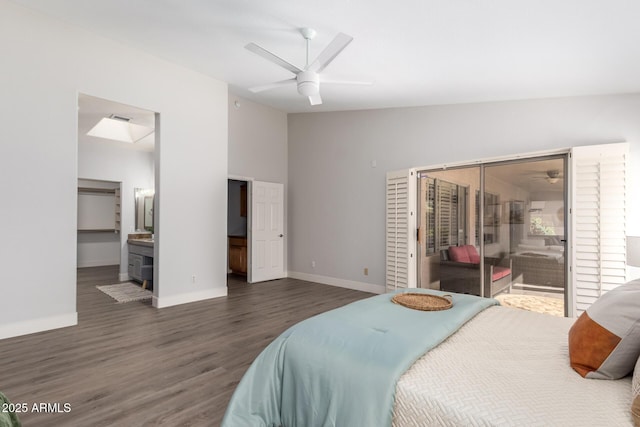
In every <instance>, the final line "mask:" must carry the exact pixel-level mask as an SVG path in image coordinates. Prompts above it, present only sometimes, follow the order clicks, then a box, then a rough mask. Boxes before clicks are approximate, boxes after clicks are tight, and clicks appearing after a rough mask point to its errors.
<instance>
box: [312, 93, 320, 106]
mask: <svg viewBox="0 0 640 427" xmlns="http://www.w3.org/2000/svg"><path fill="white" fill-rule="evenodd" d="M309 104H311V105H320V104H322V98H321V97H320V94H319V93H316V94H315V95H311V96H310V97H309Z"/></svg>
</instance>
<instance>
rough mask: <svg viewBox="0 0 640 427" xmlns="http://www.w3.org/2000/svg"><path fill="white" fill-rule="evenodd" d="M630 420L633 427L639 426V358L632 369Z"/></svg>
mask: <svg viewBox="0 0 640 427" xmlns="http://www.w3.org/2000/svg"><path fill="white" fill-rule="evenodd" d="M631 418H633V425H635V426H636V427H639V426H640V358H638V361H637V362H636V367H635V368H634V369H633V380H632V381H631Z"/></svg>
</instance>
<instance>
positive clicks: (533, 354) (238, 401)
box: [222, 289, 633, 427]
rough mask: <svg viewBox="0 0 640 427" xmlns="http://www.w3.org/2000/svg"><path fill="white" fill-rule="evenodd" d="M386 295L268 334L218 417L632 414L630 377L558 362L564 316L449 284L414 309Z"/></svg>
mask: <svg viewBox="0 0 640 427" xmlns="http://www.w3.org/2000/svg"><path fill="white" fill-rule="evenodd" d="M412 291H417V292H424V293H433V294H436V295H438V294H440V295H441V293H439V292H438V291H433V290H423V289H418V290H413V289H412ZM392 296H393V295H392V294H385V295H379V296H376V297H372V298H368V299H366V300H362V301H358V302H356V303H353V304H349V305H348V306H345V307H342V308H339V309H337V310H332V311H331V312H327V313H323V314H322V315H319V316H316V317H314V318H311V319H308V320H306V321H304V322H301V323H300V324H298V325H295V326H294V327H292V328H291V329H290V330H288V331H287V332H285V333H284V334H283V335H282V336H281V337H279V338H277V339H276V340H275V341H274V342H273V343H272V344H270V345H269V346H268V347H267V348H266V349H265V351H264V352H263V353H262V354H261V355H260V356H259V357H258V358H257V359H256V361H255V362H254V363H253V364H252V366H251V367H250V368H249V370H248V371H247V373H246V374H245V376H244V377H243V379H242V381H241V382H240V384H239V385H238V387H237V389H236V391H235V393H234V395H233V397H232V399H231V401H230V403H229V406H228V408H227V412H226V414H225V418H224V420H223V424H222V425H223V427H228V426H241V425H251V426H270V427H271V426H285V427H292V426H309V427H310V426H316V425H318V426H350V427H356V426H367V427H370V426H378V425H379V426H388V425H392V426H394V427H406V426H443V425H444V426H476V425H478V426H480V425H483V426H484V425H540V426H553V425H558V426H568V425H576V426H588V425H616V426H627V425H628V426H631V425H633V424H632V420H631V415H630V411H629V408H630V406H631V400H632V398H631V380H630V378H623V379H620V380H615V381H598V380H589V379H585V378H582V377H581V376H580V375H578V374H577V373H576V372H575V371H574V370H573V369H572V368H571V367H570V366H569V361H568V349H567V347H568V346H567V333H568V331H569V328H570V327H571V325H572V323H573V322H572V319H566V318H554V317H550V316H545V315H542V314H538V313H531V312H525V311H522V310H517V309H511V308H506V307H500V306H496V305H495V304H496V301H495V300H492V299H483V298H479V297H475V296H471V295H459V294H452V296H453V303H454V304H453V305H454V307H453V308H452V309H451V310H445V311H442V312H422V311H417V310H410V309H408V308H405V307H401V306H398V305H395V304H392V303H391V302H390V299H391V297H392ZM459 308H462V309H463V311H464V313H463V315H462V316H457V315H452V314H451V313H447V312H452V313H453V312H454V309H456V310H457V309H459ZM318 318H319V319H318ZM392 318H393V319H392ZM396 320H397V321H396ZM443 324H444V325H445V326H446V327H445V326H443ZM300 325H302V326H300ZM447 329H449V330H448V331H447V332H443V331H444V330H447ZM318 330H320V334H317V333H318ZM296 336H298V338H300V339H301V341H297V342H296V341H291V339H292V338H293V337H296ZM362 346H364V347H363V348H364V349H365V350H364V352H363V350H362V348H361V347H362ZM361 352H362V353H361Z"/></svg>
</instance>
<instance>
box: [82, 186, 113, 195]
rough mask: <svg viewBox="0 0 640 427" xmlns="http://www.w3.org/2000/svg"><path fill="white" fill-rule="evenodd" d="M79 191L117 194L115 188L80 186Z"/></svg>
mask: <svg viewBox="0 0 640 427" xmlns="http://www.w3.org/2000/svg"><path fill="white" fill-rule="evenodd" d="M78 193H85V194H86V193H93V194H116V189H115V188H93V187H78Z"/></svg>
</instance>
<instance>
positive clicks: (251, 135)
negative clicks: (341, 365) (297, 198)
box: [229, 94, 289, 271]
mask: <svg viewBox="0 0 640 427" xmlns="http://www.w3.org/2000/svg"><path fill="white" fill-rule="evenodd" d="M236 101H237V102H238V103H239V105H240V106H239V107H236V106H235V102H236ZM287 156H288V146H287V114H286V113H283V112H282V111H279V110H276V109H274V108H271V107H266V106H264V105H260V104H257V103H255V102H251V101H249V100H247V99H244V98H241V97H239V96H236V95H233V94H229V175H232V176H236V177H248V178H254V179H255V180H256V181H267V182H278V183H281V184H284V251H285V258H284V262H285V265H284V268H285V271H286V269H287V257H286V254H287V251H288V241H289V233H288V229H287V227H288V225H287V224H288V222H287V216H288V215H289V214H288V210H287V206H288V202H287V200H288V197H289V196H288V181H289V179H288V163H287Z"/></svg>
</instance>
